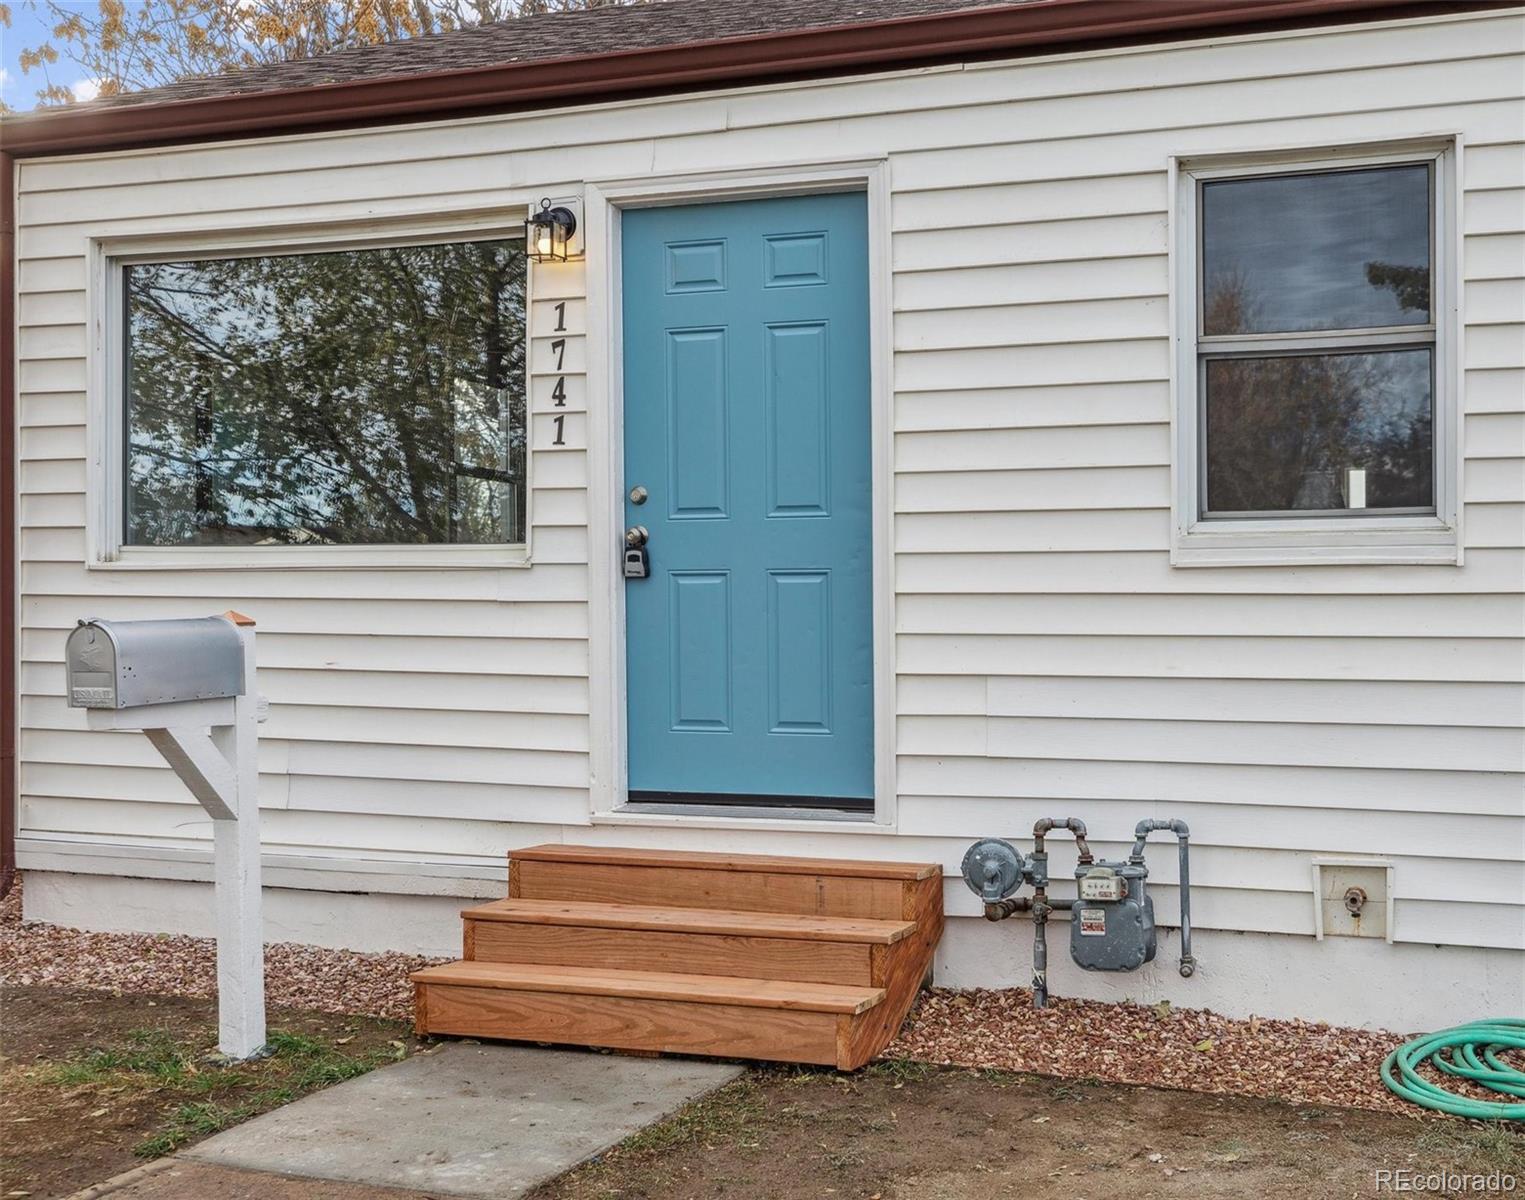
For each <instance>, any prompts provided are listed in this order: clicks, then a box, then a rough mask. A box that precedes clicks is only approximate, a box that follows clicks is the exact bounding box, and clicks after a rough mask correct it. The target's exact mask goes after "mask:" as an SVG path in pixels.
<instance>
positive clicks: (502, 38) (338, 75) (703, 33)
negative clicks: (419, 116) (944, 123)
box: [79, 0, 1030, 108]
mask: <svg viewBox="0 0 1525 1200" xmlns="http://www.w3.org/2000/svg"><path fill="white" fill-rule="evenodd" d="M1025 2H1030V0H651V2H648V3H636V4H628V5H617V6H613V7H608V8H595V9H588V10H584V11H579V12H564V13H544V14H539V15H535V16H527V17H518V18H515V19H513V20H508V21H496V22H493V23H492V24H490V25H478V26H474V27H472V28H469V29H460V30H455V31H453V32H450V33H441V34H433V35H430V36H425V37H417V38H409V39H406V40H404V41H398V42H389V43H384V44H381V45H375V46H361V47H356V48H353V49H349V50H339V51H336V52H334V53H332V54H325V55H321V56H319V57H316V58H305V59H293V60H290V61H287V62H281V63H272V64H270V65H268V66H259V67H251V68H248V69H247V70H243V71H237V72H233V73H230V74H226V75H203V76H196V77H193V78H189V79H182V80H178V81H176V82H175V83H171V84H167V85H165V86H164V87H158V88H150V89H148V90H146V91H140V92H125V93H122V94H121V95H117V96H108V97H102V98H101V99H99V100H96V101H92V102H91V103H90V104H89V105H87V106H79V107H90V108H96V107H121V106H124V105H135V104H156V103H162V102H166V101H172V100H198V99H206V98H208V97H213V96H231V95H238V94H244V93H253V92H269V91H279V90H285V89H290V88H302V87H311V86H314V85H317V84H328V83H347V82H350V81H353V80H366V79H381V78H387V77H398V76H407V75H418V74H426V73H430V72H436V71H449V70H461V69H466V68H471V67H496V66H505V65H508V64H512V63H526V62H533V61H537V60H551V59H557V58H568V57H573V56H580V55H586V54H611V53H618V52H621V51H637V50H650V49H657V48H659V47H666V46H679V45H688V44H692V43H695V42H712V41H721V40H725V39H730V38H747V37H755V36H757V35H759V34H767V33H784V32H790V31H798V30H803V29H813V28H829V27H832V26H838V25H854V24H859V23H861V22H867V21H886V20H893V19H895V18H901V17H921V16H928V15H936V14H939V13H951V12H958V11H961V10H968V9H974V8H998V7H1003V6H1011V5H1014V4H1019V3H1025Z"/></svg>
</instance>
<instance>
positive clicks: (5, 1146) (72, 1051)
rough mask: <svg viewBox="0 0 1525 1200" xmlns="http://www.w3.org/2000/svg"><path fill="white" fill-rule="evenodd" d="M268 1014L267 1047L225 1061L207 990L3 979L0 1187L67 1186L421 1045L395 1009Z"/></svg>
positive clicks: (41, 1189)
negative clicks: (45, 984) (371, 1013)
mask: <svg viewBox="0 0 1525 1200" xmlns="http://www.w3.org/2000/svg"><path fill="white" fill-rule="evenodd" d="M268 1023H269V1028H270V1030H271V1042H272V1044H273V1046H274V1047H275V1053H274V1054H273V1055H271V1057H269V1058H268V1059H264V1060H261V1061H259V1062H257V1063H253V1064H245V1065H236V1064H235V1065H223V1064H219V1063H218V1062H217V1061H216V1058H215V1050H216V1042H217V1028H216V1025H217V1013H216V1003H215V1001H212V1000H204V999H190V998H187V997H183V996H122V995H117V994H113V993H111V992H97V991H82V990H67V989H60V988H41V987H9V986H8V987H5V988H0V1197H7V1198H18V1200H19V1197H21V1196H25V1197H26V1200H47V1198H48V1197H55V1196H66V1195H69V1194H70V1193H72V1192H74V1191H77V1190H78V1189H80V1188H82V1187H86V1186H88V1185H90V1184H93V1183H99V1182H101V1181H102V1180H104V1179H108V1178H110V1177H111V1176H113V1175H116V1174H118V1173H120V1172H122V1171H126V1170H128V1169H130V1168H132V1167H134V1166H136V1165H138V1164H140V1163H142V1162H145V1161H147V1160H149V1159H151V1158H154V1157H156V1156H158V1155H162V1154H165V1153H168V1152H170V1151H171V1150H173V1149H176V1148H178V1147H180V1146H183V1145H188V1144H189V1143H191V1142H193V1141H196V1140H198V1139H200V1138H202V1137H205V1136H207V1135H208V1134H211V1133H215V1132H217V1130H219V1129H222V1128H226V1127H227V1126H228V1125H231V1124H235V1123H236V1122H238V1121H241V1120H245V1119H247V1118H248V1117H250V1116H253V1115H255V1114H256V1113H259V1112H263V1111H265V1110H267V1109H270V1108H274V1107H276V1106H277V1105H280V1104H284V1103H286V1102H287V1101H290V1100H292V1099H295V1098H296V1097H297V1096H299V1095H301V1094H303V1093H305V1092H308V1091H312V1090H313V1089H315V1088H319V1087H323V1086H326V1085H327V1084H330V1083H337V1082H339V1081H340V1080H343V1079H348V1078H351V1077H353V1076H354V1075H358V1074H360V1073H362V1072H364V1071H368V1070H370V1069H371V1068H373V1067H376V1066H379V1065H382V1064H383V1063H387V1062H393V1061H395V1060H397V1059H399V1058H402V1057H405V1056H406V1055H407V1054H408V1053H410V1052H411V1051H412V1050H413V1049H414V1047H415V1045H416V1043H415V1040H414V1038H413V1036H412V1034H411V1031H409V1030H408V1028H407V1027H406V1026H405V1025H402V1024H401V1023H399V1022H396V1021H381V1020H376V1019H373V1018H369V1017H346V1016H335V1015H333V1014H329V1013H313V1012H293V1011H290V1010H281V1009H272V1010H271V1012H270V1014H269V1019H268Z"/></svg>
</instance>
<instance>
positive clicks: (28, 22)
mask: <svg viewBox="0 0 1525 1200" xmlns="http://www.w3.org/2000/svg"><path fill="white" fill-rule="evenodd" d="M7 2H8V3H9V4H10V6H11V27H10V28H9V29H7V28H5V27H4V26H3V25H0V99H3V100H4V101H5V102H6V103H7V104H9V105H10V106H11V107H12V108H15V109H22V110H25V109H28V108H36V107H37V89H38V88H39V87H41V86H42V74H41V72H40V71H33V72H32V73H31V74H30V75H23V74H22V73H21V52H22V50H24V49H29V48H31V47H34V46H37V45H38V44H40V43H42V42H45V41H47V40H48V33H49V29H50V28H51V26H52V24H53V22H52V21H51V20H49V19H48V17H47V15H46V14H45V13H39V12H35V11H33V9H32V6H31V5H30V4H29V3H28V2H27V0H7ZM128 2H129V4H132V3H133V0H128ZM70 7H74V8H79V9H81V10H82V11H86V12H92V13H93V12H94V11H95V7H96V4H95V0H70ZM48 70H49V72H50V74H51V75H52V78H53V80H54V82H55V83H61V84H63V85H64V86H65V87H69V88H73V89H75V91H76V94H78V95H79V96H80V98H81V99H85V98H88V97H89V96H90V95H91V94H92V90H91V89H92V84H91V81H90V80H88V79H86V78H85V77H84V72H83V71H81V70H80V69H79V68H78V67H76V66H74V65H73V64H72V63H69V62H65V61H64V60H63V59H62V58H61V57H60V59H59V61H58V62H57V63H55V64H53V65H52V66H50V67H49V68H48Z"/></svg>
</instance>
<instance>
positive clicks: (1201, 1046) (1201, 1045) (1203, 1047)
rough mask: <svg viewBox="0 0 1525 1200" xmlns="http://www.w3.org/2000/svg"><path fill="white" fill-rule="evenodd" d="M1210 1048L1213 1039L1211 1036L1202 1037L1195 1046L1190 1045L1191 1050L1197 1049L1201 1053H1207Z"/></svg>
mask: <svg viewBox="0 0 1525 1200" xmlns="http://www.w3.org/2000/svg"><path fill="white" fill-rule="evenodd" d="M1212 1048H1213V1039H1212V1038H1203V1039H1202V1040H1201V1041H1200V1042H1198V1043H1197V1044H1196V1045H1195V1046H1193V1047H1192V1049H1193V1050H1199V1051H1201V1052H1202V1053H1203V1054H1207V1053H1209V1052H1211V1050H1212Z"/></svg>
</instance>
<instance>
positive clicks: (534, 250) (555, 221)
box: [524, 199, 577, 263]
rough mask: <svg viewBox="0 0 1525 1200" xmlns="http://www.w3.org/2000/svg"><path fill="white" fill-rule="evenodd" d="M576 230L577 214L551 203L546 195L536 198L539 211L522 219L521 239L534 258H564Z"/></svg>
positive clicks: (556, 259) (559, 260) (550, 260)
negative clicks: (522, 233) (523, 237)
mask: <svg viewBox="0 0 1525 1200" xmlns="http://www.w3.org/2000/svg"><path fill="white" fill-rule="evenodd" d="M576 232H577V216H576V214H574V213H573V212H572V210H571V209H570V208H562V207H560V206H559V205H558V206H557V207H556V208H552V207H551V202H550V200H549V199H545V200H542V201H541V202H540V211H539V212H532V213H531V214H530V215H529V216H528V217H526V218H525V221H524V236H525V243H526V245H527V246H528V248H529V256H530V257H531V258H533V259H534V260H535V261H536V262H542V263H543V262H566V261H567V258H568V257H569V254H568V247H569V246H570V245H571V242H572V235H573V234H574V233H576Z"/></svg>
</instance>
